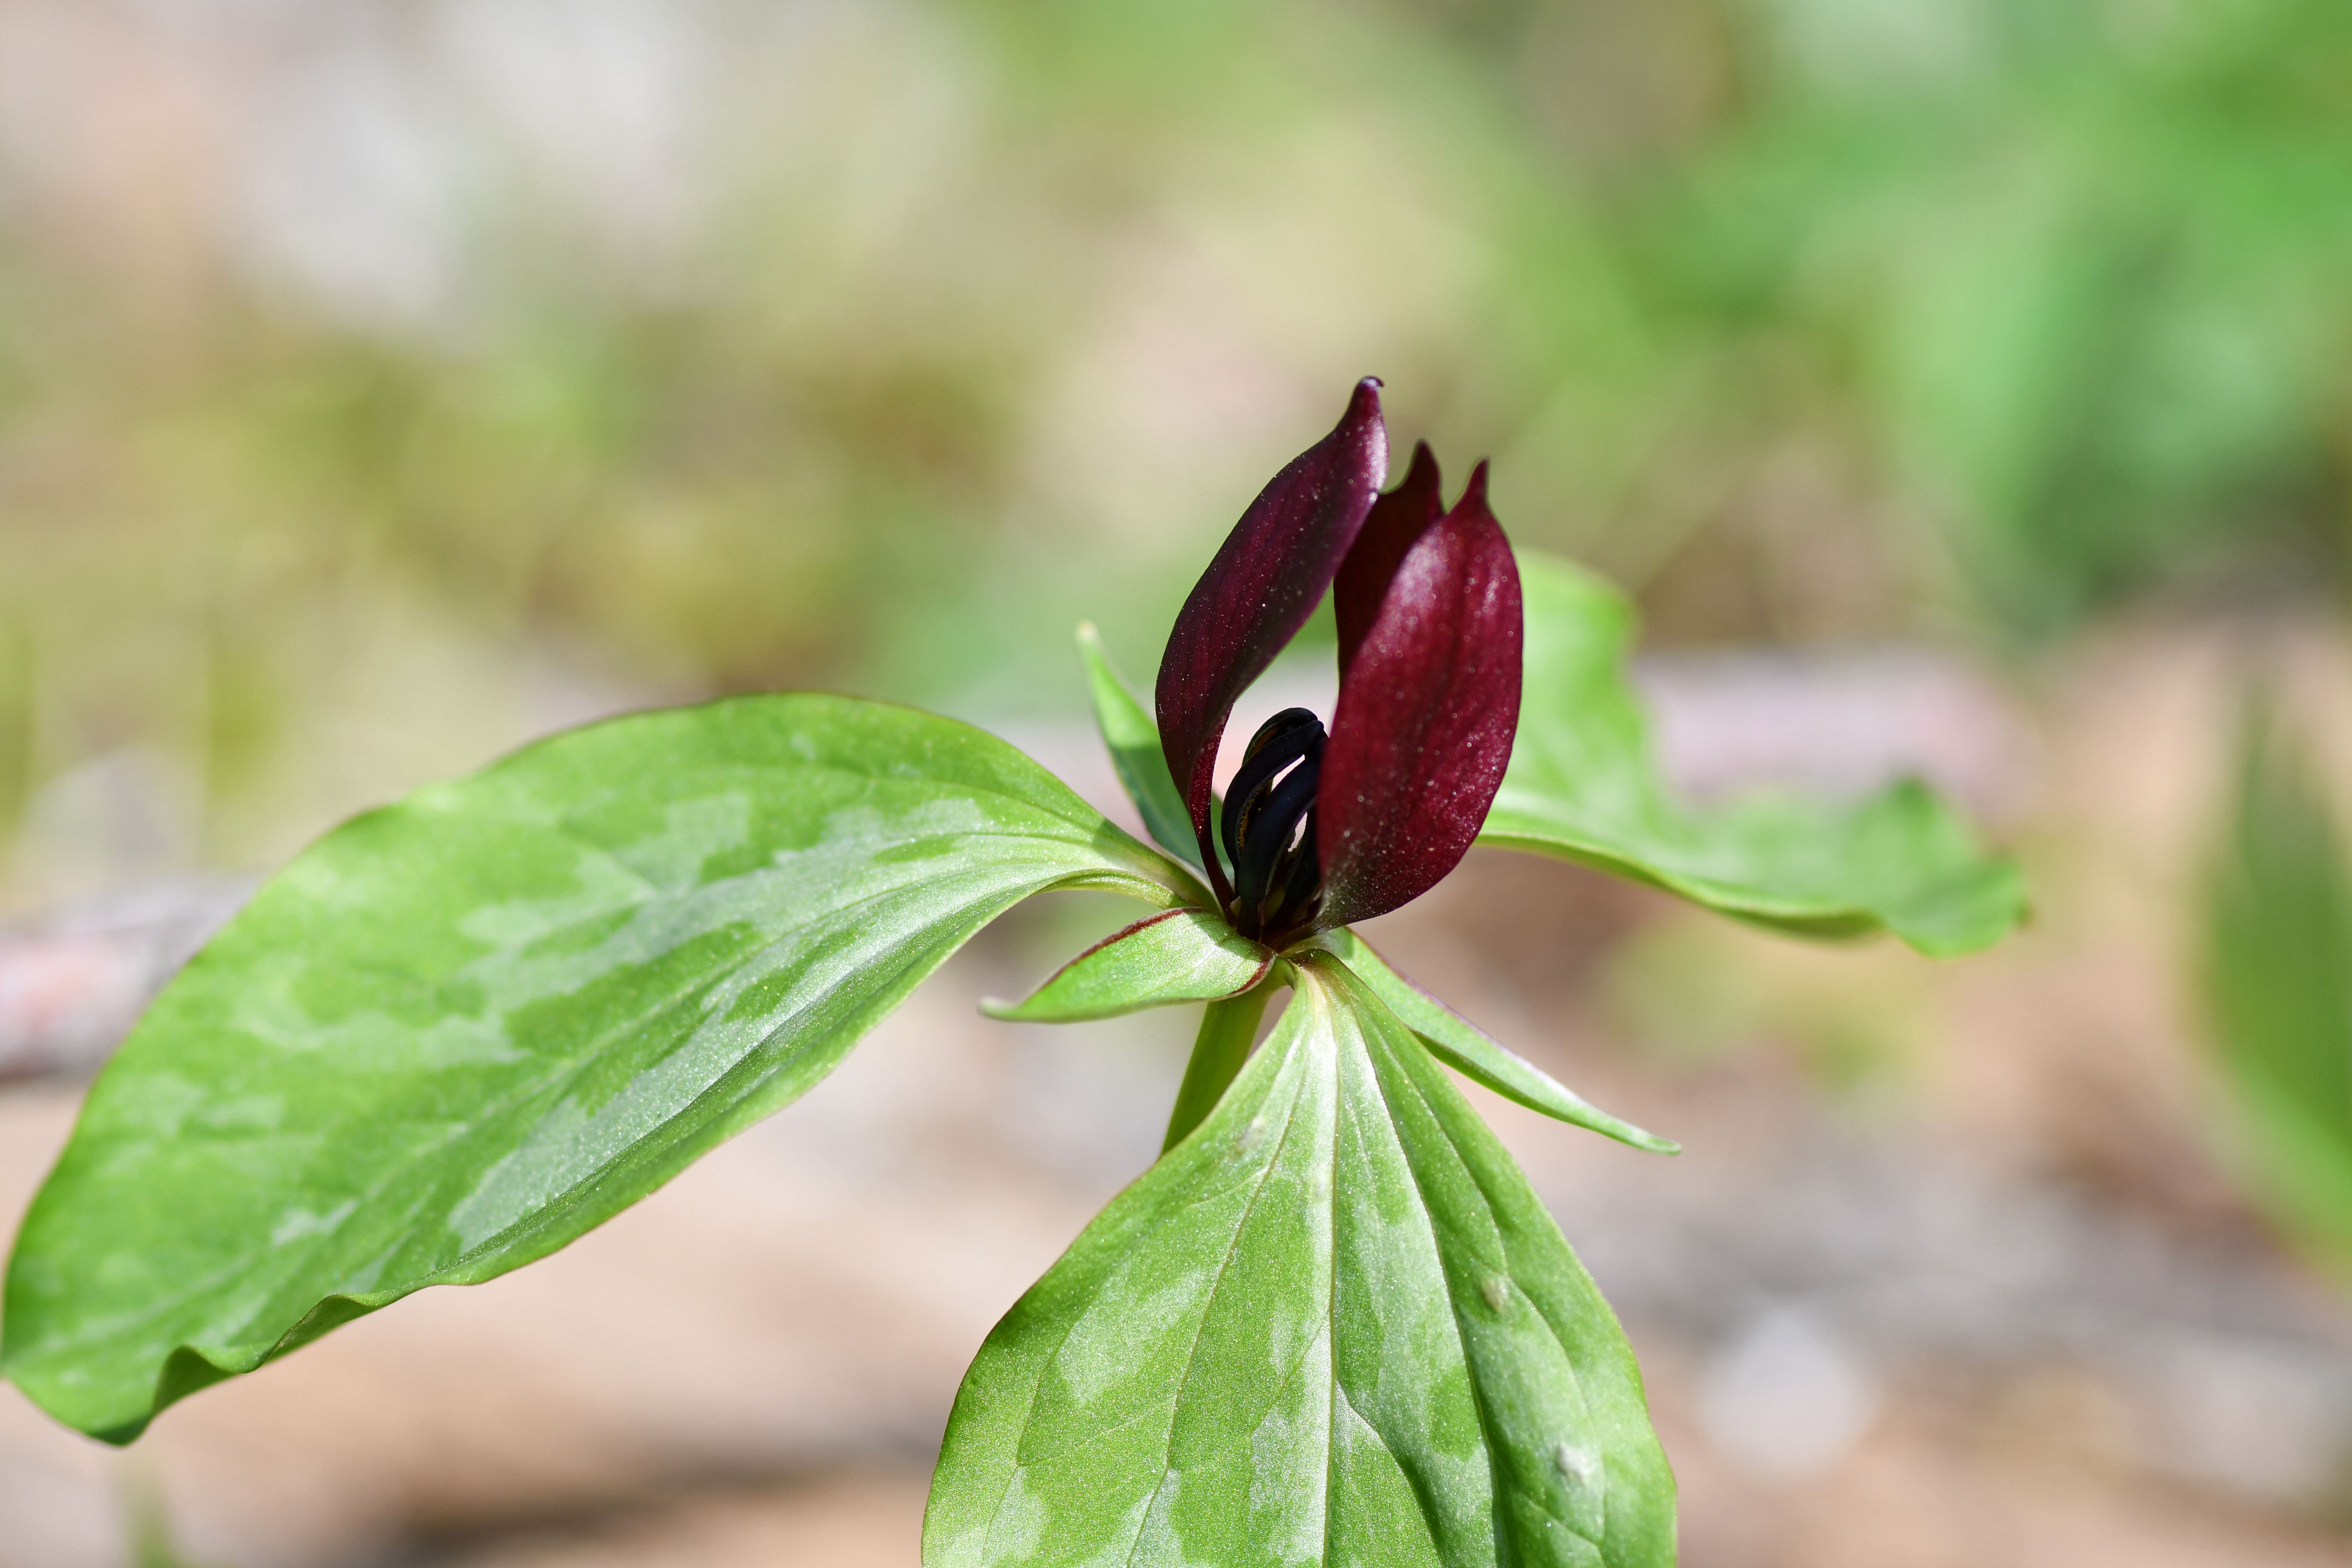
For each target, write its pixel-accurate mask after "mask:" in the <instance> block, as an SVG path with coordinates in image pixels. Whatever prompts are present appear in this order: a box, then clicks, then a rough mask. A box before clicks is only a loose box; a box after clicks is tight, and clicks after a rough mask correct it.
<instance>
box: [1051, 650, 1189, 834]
mask: <svg viewBox="0 0 2352 1568" xmlns="http://www.w3.org/2000/svg"><path fill="white" fill-rule="evenodd" d="M1078 656H1079V657H1080V658H1081V659H1083V660H1085V661H1086V665H1087V686H1088V687H1089V688H1090V689H1091V690H1092V691H1093V693H1094V699H1095V724H1096V726H1097V727H1098V728H1100V729H1101V731H1102V737H1103V745H1104V746H1105V747H1108V748H1109V751H1110V764H1111V766H1112V767H1113V768H1116V769H1118V781H1119V783H1120V785H1121V786H1123V787H1124V788H1125V789H1126V790H1127V798H1128V799H1129V800H1132V801H1134V802H1135V809H1136V810H1138V811H1139V812H1140V813H1142V816H1143V825H1144V828H1145V829H1146V830H1147V831H1149V832H1150V834H1151V840H1152V841H1153V842H1154V843H1156V844H1158V845H1159V846H1160V848H1161V849H1163V850H1166V851H1167V852H1169V853H1170V854H1171V855H1174V856H1175V857H1176V858H1177V859H1179V860H1181V861H1182V862H1184V863H1185V864H1186V865H1189V866H1191V867H1192V869H1193V870H1195V871H1199V870H1201V869H1202V865H1201V845H1200V841H1198V840H1197V839H1196V838H1194V837H1193V834H1192V813H1191V812H1190V811H1187V810H1185V809H1184V797H1183V796H1181V795H1180V794H1178V793H1177V792H1176V780H1175V779H1173V778H1171V776H1170V775H1169V772H1168V758H1167V755H1166V753H1164V752H1163V751H1161V750H1160V726H1159V724H1158V722H1157V721H1156V720H1154V719H1153V718H1152V716H1151V710H1150V709H1149V708H1147V707H1145V706H1143V704H1142V702H1141V701H1140V700H1139V698H1138V697H1137V696H1136V695H1135V694H1134V693H1133V692H1131V691H1129V690H1128V688H1127V683H1126V682H1125V681H1122V680H1120V679H1119V678H1118V671H1117V670H1114V669H1112V668H1111V665H1110V656H1109V655H1108V653H1104V652H1103V645H1102V637H1101V635H1100V634H1099V633H1098V632H1096V631H1095V623H1094V622H1091V621H1081V622H1078Z"/></svg>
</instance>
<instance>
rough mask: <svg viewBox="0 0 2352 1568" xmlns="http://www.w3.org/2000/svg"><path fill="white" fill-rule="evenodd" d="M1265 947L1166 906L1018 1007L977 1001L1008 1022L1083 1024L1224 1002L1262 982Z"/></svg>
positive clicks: (1213, 919) (1267, 964)
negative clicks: (1147, 1010)
mask: <svg viewBox="0 0 2352 1568" xmlns="http://www.w3.org/2000/svg"><path fill="white" fill-rule="evenodd" d="M1273 966H1274V954H1273V953H1272V951H1270V950H1269V949H1267V948H1265V947H1264V946H1260V945H1259V944H1257V943H1255V942H1253V941H1251V940H1250V939H1249V938H1248V937H1246V936H1241V935H1239V934H1238V933H1236V932H1235V931H1234V928H1233V927H1232V926H1230V925H1226V924H1225V921H1224V918H1223V916H1222V915H1213V914H1211V913H1210V912H1209V911H1207V910H1205V909H1169V910H1162V911H1161V912H1160V914H1158V915H1150V916H1149V917H1147V918H1145V919H1142V920H1139V921H1137V922H1136V923H1135V924H1134V925H1130V926H1129V927H1128V928H1127V929H1126V930H1124V931H1121V932H1119V933H1118V935H1116V936H1106V937H1104V938H1103V939H1102V940H1101V941H1100V942H1097V943H1096V944H1095V945H1094V946H1091V947H1089V948H1087V950H1086V951H1085V952H1083V953H1081V954H1079V955H1078V956H1076V957H1075V958H1073V959H1071V960H1070V961H1069V962H1068V963H1066V964H1065V965H1063V966H1062V967H1061V969H1060V970H1059V971H1058V972H1056V973H1055V976H1054V977H1053V978H1051V979H1049V980H1047V981H1046V982H1045V984H1044V985H1042V986H1040V987H1038V988H1037V989H1036V990H1035V992H1034V993H1033V994H1032V995H1031V996H1030V998H1029V999H1028V1000H1026V1001H1024V1002H1006V1001H999V1000H997V999H995V998H990V999H988V1000H986V1001H983V1002H982V1003H981V1004H980V1010H981V1011H982V1012H984V1013H986V1014H987V1015H988V1016H989V1017H990V1018H992V1019H1005V1020H1006V1021H1008V1022H1012V1023H1083V1022H1085V1021H1087V1019H1107V1018H1117V1017H1118V1016H1119V1015H1120V1014H1121V1013H1131V1012H1139V1011H1141V1010H1142V1009H1145V1008H1164V1007H1171V1006H1173V1005H1174V1004H1176V1003H1178V1002H1213V1001H1222V1000H1223V999H1224V998H1227V997H1236V996H1239V995H1241V994H1242V993H1243V992H1244V991H1246V990H1248V989H1250V988H1252V987H1254V986H1255V985H1256V984H1257V983H1258V982H1259V981H1260V980H1263V979H1265V974H1266V971H1267V970H1268V969H1269V968H1271V967H1273Z"/></svg>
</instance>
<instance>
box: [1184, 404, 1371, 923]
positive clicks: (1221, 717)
mask: <svg viewBox="0 0 2352 1568" xmlns="http://www.w3.org/2000/svg"><path fill="white" fill-rule="evenodd" d="M1388 465H1389V438H1388V431H1387V428H1386V427H1385V426H1384V425H1382V424H1381V383H1380V382H1378V381H1376V380H1374V379H1372V378H1371V377H1370V376H1367V377H1366V378H1365V379H1364V380H1362V381H1360V382H1357V383H1356V391H1355V395H1354V396H1352V397H1351V398H1349V401H1348V412H1347V413H1344V414H1342V415H1341V416H1340V418H1339V426H1338V428H1336V429H1334V430H1333V431H1332V432H1331V434H1328V435H1327V436H1325V437H1324V438H1323V439H1322V440H1320V441H1318V442H1317V443H1316V444H1314V445H1312V446H1310V447H1308V448H1307V450H1306V451H1304V452H1302V453H1300V454H1299V455H1297V457H1296V458H1294V459H1292V460H1291V464H1290V465H1289V466H1288V467H1286V468H1285V469H1284V470H1283V471H1282V472H1281V473H1279V474H1277V475H1276V476H1274V482H1273V483H1272V484H1270V485H1268V486H1266V487H1265V489H1264V490H1261V491H1260V492H1258V497H1257V499H1256V500H1255V501H1252V502H1251V503H1250V506H1249V510H1248V511H1246V512H1244V513H1243V514H1242V520H1241V521H1240V522H1238V523H1236V524H1234V531H1233V532H1232V533H1230V534H1228V535H1226V536H1225V542H1224V544H1223V547H1222V548H1220V549H1218V551H1217V555H1216V559H1213V560H1212V561H1211V562H1209V570H1206V571H1204V572H1202V574H1201V580H1200V581H1199V582H1198V583H1196V584H1194V585H1193V588H1192V597H1191V598H1190V599H1187V600H1186V601H1184V608H1183V610H1182V611H1181V612H1179V613H1178V615H1177V617H1176V627H1175V630H1174V631H1172V632H1170V633H1169V634H1168V652H1167V653H1165V654H1164V655H1162V656H1161V658H1160V685H1159V689H1158V691H1157V693H1156V694H1155V696H1156V701H1157V706H1158V708H1159V714H1160V749H1161V750H1162V751H1163V752H1165V753H1166V754H1167V757H1168V770H1169V772H1170V773H1171V774H1172V775H1173V776H1174V777H1175V779H1176V787H1177V788H1178V789H1181V790H1182V791H1183V793H1184V802H1185V804H1186V805H1187V806H1189V807H1191V808H1192V831H1193V832H1194V834H1196V835H1197V836H1198V837H1199V839H1200V841H1201V855H1202V861H1203V862H1204V863H1205V864H1206V866H1207V868H1208V873H1209V877H1210V881H1211V883H1213V885H1214V886H1215V888H1216V892H1217V900H1218V902H1219V903H1220V904H1222V903H1224V902H1225V901H1227V900H1228V899H1230V898H1231V897H1232V895H1233V889H1232V888H1231V887H1230V886H1229V885H1227V883H1226V881H1225V877H1224V873H1223V871H1222V870H1221V869H1220V868H1219V867H1218V864H1217V851H1216V846H1215V845H1214V844H1213V842H1212V841H1211V840H1210V835H1209V792H1210V789H1211V787H1212V784H1213V779H1212V777H1211V775H1212V774H1213V771H1214V770H1215V768H1216V766H1217V742H1218V740H1219V739H1220V738H1221V737H1223V735H1224V732H1225V720H1226V718H1227V717H1228V716H1230V715H1231V714H1232V713H1233V711H1234V699H1235V698H1237V697H1239V696H1240V695H1242V693H1243V692H1244V690H1245V689H1247V687H1248V686H1249V684H1250V683H1251V682H1252V681H1255V680H1256V679H1257V678H1258V676H1260V675H1262V674H1265V667H1266V666H1267V665H1268V664H1272V663H1273V662H1274V656H1275V655H1276V653H1280V652H1282V650H1283V647H1284V645H1285V644H1286V643H1288V642H1289V641H1290V640H1291V639H1292V638H1293V637H1295V636H1297V634H1298V629H1299V628H1300V627H1301V626H1304V625H1305V624H1307V617H1308V616H1309V615H1311V614H1313V613H1314V612H1315V605H1316V601H1318V600H1320V599H1321V598H1322V597H1323V593H1324V591H1325V590H1326V589H1328V588H1329V587H1330V586H1331V578H1332V576H1333V574H1334V573H1336V572H1337V571H1338V570H1339V562H1340V560H1341V559H1343V558H1345V557H1346V555H1347V553H1348V547H1349V545H1352V544H1354V543H1355V542H1356V533H1357V530H1358V529H1360V528H1362V527H1363V526H1364V514H1365V513H1367V512H1368V511H1370V509H1371V506H1372V498H1373V497H1375V496H1377V495H1378V494H1379V493H1380V488H1381V480H1383V479H1385V478H1386V477H1387V476H1388Z"/></svg>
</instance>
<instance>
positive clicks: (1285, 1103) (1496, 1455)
mask: <svg viewBox="0 0 2352 1568" xmlns="http://www.w3.org/2000/svg"><path fill="white" fill-rule="evenodd" d="M1297 983H1298V994H1297V1000H1296V1001H1295V1002H1294V1003H1293V1005H1292V1006H1291V1008H1290V1009H1289V1010H1288V1011H1287V1012H1286V1013H1285V1014H1284V1015H1283V1020H1282V1023H1281V1025H1280V1027H1279V1028H1278V1029H1277V1030H1276V1033H1275V1035H1274V1037H1273V1038H1272V1039H1271V1040H1268V1041H1267V1042H1266V1045H1265V1049H1264V1050H1262V1051H1260V1052H1259V1053H1258V1054H1257V1056H1256V1058H1255V1060H1254V1061H1252V1062H1251V1063H1250V1065H1249V1067H1248V1068H1247V1069H1246V1070H1245V1071H1244V1072H1243V1073H1242V1075H1241V1077H1240V1078H1239V1079H1238V1080H1236V1081H1235V1082H1234V1086H1233V1088H1232V1089H1231V1090H1230V1091H1229V1092H1227V1093H1226V1094H1225V1097H1224V1099H1223V1102H1222V1103H1220V1104H1219V1105H1218V1106H1217V1108H1216V1111H1215V1112H1214V1113H1213V1114H1212V1115H1211V1116H1210V1117H1209V1118H1208V1120H1206V1121H1205V1122H1203V1123H1202V1124H1201V1126H1200V1127H1199V1129H1198V1130H1197V1131H1195V1132H1194V1133H1193V1134H1192V1135H1191V1136H1190V1137H1189V1138H1187V1139H1186V1140H1185V1141H1184V1142H1183V1143H1181V1144H1180V1145H1178V1146H1177V1147H1176V1148H1175V1149H1174V1150H1173V1151H1171V1153H1170V1154H1169V1155H1167V1156H1165V1157H1164V1158H1162V1159H1161V1160H1160V1163H1159V1164H1158V1165H1156V1166H1153V1167H1152V1168H1151V1169H1150V1171H1148V1172H1147V1173H1145V1175H1144V1176H1143V1178H1142V1179H1141V1180H1139V1181H1138V1182H1137V1183H1136V1184H1135V1185H1134V1186H1131V1187H1129V1188H1128V1189H1127V1191H1126V1192H1124V1193H1122V1194H1120V1195H1119V1197H1118V1198H1117V1199H1116V1200H1115V1201H1114V1202H1113V1203H1112V1204H1111V1206H1110V1207H1108V1208H1107V1209H1105V1210H1104V1211H1103V1213H1102V1214H1101V1216H1100V1217H1098V1218H1097V1219H1096V1220H1095V1222H1094V1223H1093V1224H1092V1225H1090V1226H1088V1227H1087V1231H1086V1234H1085V1235H1083V1236H1082V1237H1080V1238H1079V1239H1078V1242H1077V1245H1076V1246H1075V1247H1073V1248H1072V1249H1070V1250H1069V1252H1068V1253H1067V1254H1066V1255H1065V1256H1064V1257H1063V1259H1062V1260H1061V1261H1060V1262H1058V1263H1056V1264H1055V1266H1054V1268H1053V1269H1052V1270H1051V1271H1050V1272H1048V1273H1047V1274H1046V1276H1045V1279H1043V1280H1041V1281H1038V1283H1037V1284H1036V1286H1035V1287H1034V1288H1033V1289H1032V1290H1031V1291H1030V1292H1029V1293H1028V1294H1027V1295H1026V1296H1024V1297H1023V1298H1022V1300H1021V1301H1020V1303H1019V1304H1018V1305H1016V1306H1015V1307H1014V1308H1013V1311H1012V1312H1010V1313H1008V1314H1007V1315H1006V1317H1005V1319H1004V1321H1003V1322H1002V1323H1000V1324H998V1325H997V1328H996V1332H995V1333H992V1334H991V1335H989V1338H988V1343H987V1344H986V1345H985V1346H983V1347H982V1350H981V1353H980V1356H979V1359H978V1360H977V1361H975V1362H974V1363H973V1364H972V1368H971V1373H970V1375H967V1376H966V1378H965V1379H964V1385H963V1392H962V1393H961V1396H959V1397H958V1398H957V1400H956V1408H955V1415H954V1416H953V1417H952V1418H951V1419H950V1422H949V1424H948V1438H947V1445H946V1448H945V1450H944V1451H943V1452H942V1453H941V1454H940V1469H939V1476H938V1479H936V1480H935V1481H934V1482H933V1483H932V1489H931V1505H930V1510H929V1513H928V1515H927V1516H926V1518H925V1521H924V1527H923V1557H924V1561H925V1562H926V1563H933V1564H936V1565H938V1568H997V1565H1003V1568H1010V1565H1012V1564H1021V1565H1023V1568H1053V1565H1056V1564H1067V1565H1069V1568H1077V1565H1079V1564H1088V1563H1218V1564H1220V1565H1232V1568H1240V1565H1242V1564H1255V1563H1269V1564H1274V1563H1383V1564H1387V1563H1394V1564H1398V1565H1400V1568H1402V1565H1405V1564H1414V1563H1428V1564H1431V1565H1432V1568H1436V1565H1439V1564H1455V1563H1518V1564H1528V1565H1529V1568H1536V1565H1551V1564H1559V1565H1562V1568H1567V1565H1570V1564H1574V1565H1580V1568H1581V1565H1585V1564H1592V1563H1605V1564H1608V1565H1609V1568H1631V1565H1633V1564H1644V1565H1648V1564H1664V1563H1672V1562H1673V1561H1674V1543H1675V1525H1674V1478H1673V1475H1672V1473H1671V1472H1670V1471H1669V1470H1668V1469H1667V1468H1666V1460H1665V1456H1664V1454H1663V1453H1662V1452H1661V1451H1660V1450H1659V1448H1658V1442H1657V1439H1656V1438H1655V1437H1654V1436H1652V1435H1651V1431H1650V1426H1649V1418H1648V1412H1647V1408H1646V1406H1644V1404H1643V1396H1642V1379H1641V1374H1640V1373H1639V1371H1638V1370H1636V1368H1635V1366H1634V1364H1633V1353H1632V1351H1631V1350H1629V1349H1628V1348H1627V1347H1626V1344H1625V1341H1624V1338H1623V1336H1622V1334H1621V1333H1619V1331H1618V1328H1617V1321H1616V1319H1615V1318H1614V1317H1613V1316H1612V1314H1611V1313H1610V1311H1609V1308H1608V1305H1607V1303H1606V1302H1604V1301H1602V1300H1601V1293H1600V1292H1599V1291H1596V1290H1594V1289H1593V1286H1592V1281H1591V1279H1590V1278H1588V1277H1587V1276H1586V1274H1585V1272H1584V1270H1582V1269H1581V1268H1580V1267H1579V1266H1578V1264H1577V1261H1576V1258H1575V1256H1574V1254H1572V1253H1571V1252H1570V1250H1569V1249H1568V1244H1567V1243H1566V1242H1565V1241H1563V1240H1562V1239H1560V1234H1559V1228H1557V1227H1556V1226H1554V1225H1553V1223H1552V1220H1551V1217H1550V1215H1549V1214H1547V1213H1546V1212H1545V1211H1544V1207H1543V1205H1542V1204H1541V1203H1539V1202H1538V1200H1537V1198H1536V1197H1535V1195H1534V1194H1533V1193H1532V1192H1530V1191H1529V1190H1528V1185H1527V1180H1526V1178H1525V1177H1524V1176H1521V1175H1520V1174H1519V1172H1518V1170H1517V1166H1514V1165H1513V1164H1512V1163H1511V1159H1510V1156H1509V1155H1507V1154H1506V1153H1504V1151H1503V1148H1502V1146H1501V1145H1499V1144H1497V1143H1496V1141H1495V1135H1494V1134H1492V1133H1490V1132H1488V1131H1487V1130H1486V1124H1485V1123H1483V1122H1481V1121H1480V1120H1479V1119H1478V1117H1477V1115H1476V1113H1475V1112H1473V1111H1472V1110H1471V1109H1470V1107H1469V1106H1468V1105H1467V1104H1465V1103H1464V1102H1463V1100H1462V1097H1461V1096H1460V1095H1459V1094H1458V1093H1456V1092H1454V1087H1453V1085H1452V1084H1450V1083H1448V1082H1446V1079H1445V1075H1444V1073H1443V1072H1441V1071H1439V1070H1438V1069H1437V1067H1436V1065H1435V1064H1434V1063H1433V1062H1432V1061H1430V1059H1429V1057H1428V1055H1427V1053H1426V1052H1424V1051H1423V1050H1422V1048H1421V1045H1420V1042H1419V1041H1418V1040H1416V1039H1415V1038H1414V1036H1413V1034H1412V1030H1409V1029H1407V1028H1406V1027H1405V1026H1404V1025H1403V1024H1402V1022H1401V1021H1399V1020H1398V1019H1396V1017H1395V1016H1394V1015H1393V1014H1391V1012H1390V1011H1389V1010H1388V1009H1387V1008H1386V1007H1384V1006H1382V1005H1381V1002H1380V1000H1379V999H1378V998H1377V997H1375V996H1374V995H1373V993H1372V992H1371V990H1370V988H1368V987H1367V986H1365V985H1364V984H1363V983H1362V982H1361V981H1360V980H1359V979H1358V978H1357V977H1355V976H1353V975H1351V974H1349V972H1348V970H1347V969H1346V967H1343V966H1342V965H1340V964H1339V962H1337V961H1336V960H1335V959H1333V958H1332V957H1330V956H1328V955H1314V956H1307V957H1306V958H1304V959H1302V960H1301V961H1300V962H1299V964H1298V965H1297Z"/></svg>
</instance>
